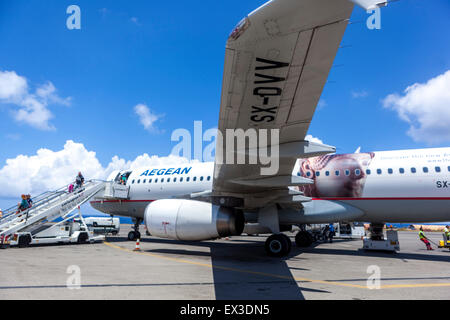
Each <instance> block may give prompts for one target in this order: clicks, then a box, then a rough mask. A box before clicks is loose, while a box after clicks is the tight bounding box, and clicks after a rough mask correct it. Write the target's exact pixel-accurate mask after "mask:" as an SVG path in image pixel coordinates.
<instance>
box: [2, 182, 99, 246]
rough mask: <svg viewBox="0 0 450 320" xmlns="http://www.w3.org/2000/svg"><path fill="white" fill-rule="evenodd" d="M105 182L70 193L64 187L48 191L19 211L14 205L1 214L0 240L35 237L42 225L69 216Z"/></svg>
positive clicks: (89, 185) (89, 183)
mask: <svg viewBox="0 0 450 320" xmlns="http://www.w3.org/2000/svg"><path fill="white" fill-rule="evenodd" d="M105 184H106V182H104V181H99V180H91V181H88V182H86V183H85V184H84V185H83V186H82V187H81V188H77V189H75V190H74V191H73V192H71V193H70V192H69V191H68V188H67V187H63V188H60V189H58V190H56V191H47V192H44V193H43V194H41V195H39V196H37V197H34V198H33V206H32V207H31V208H29V209H28V210H25V211H22V212H18V210H17V206H15V207H13V208H10V209H8V210H6V211H4V212H3V218H2V219H0V239H7V238H8V237H10V236H11V235H13V234H15V233H18V232H30V233H31V234H36V233H38V232H39V231H41V230H42V226H43V225H44V224H45V223H47V222H51V221H54V220H55V219H58V218H62V219H65V218H66V217H68V216H69V215H70V214H71V213H72V212H73V211H74V210H75V209H77V208H78V207H79V206H81V205H82V204H84V203H86V202H87V201H89V200H90V199H91V198H92V197H93V196H95V195H96V194H97V193H99V192H100V191H103V190H104V188H105Z"/></svg>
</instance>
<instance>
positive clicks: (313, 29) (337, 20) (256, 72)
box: [212, 0, 380, 208]
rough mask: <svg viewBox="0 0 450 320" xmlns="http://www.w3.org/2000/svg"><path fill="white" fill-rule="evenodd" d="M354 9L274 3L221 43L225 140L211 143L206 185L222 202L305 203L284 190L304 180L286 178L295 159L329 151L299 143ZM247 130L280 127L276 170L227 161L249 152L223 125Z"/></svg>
mask: <svg viewBox="0 0 450 320" xmlns="http://www.w3.org/2000/svg"><path fill="white" fill-rule="evenodd" d="M354 2H356V3H358V2H364V3H365V5H366V4H367V2H375V3H380V1H373V0H364V1H362V0H354ZM358 4H360V3H358ZM360 5H361V4H360ZM353 7H354V3H353V2H352V1H349V0H273V1H269V2H268V3H266V4H265V5H263V6H262V7H260V8H259V9H257V10H255V11H254V12H252V13H251V14H250V15H249V16H248V17H246V18H245V19H244V20H242V21H241V23H239V25H238V26H237V27H236V28H235V29H234V31H233V32H232V34H231V35H230V37H229V39H228V42H227V45H226V53H225V66H224V76H223V87H222V97H221V106H220V119H219V132H220V133H222V134H223V136H224V138H223V141H224V142H223V143H218V145H217V149H216V164H215V174H214V184H213V190H212V194H213V196H214V197H215V199H217V200H218V201H219V202H220V204H221V205H229V206H240V207H246V208H251V207H255V208H258V207H259V208H260V207H263V206H264V205H266V204H268V203H271V202H272V203H283V202H285V203H288V204H289V203H298V202H300V203H301V202H302V201H308V199H306V198H305V197H303V196H302V194H300V193H299V192H296V191H294V190H292V189H289V188H288V187H289V186H299V185H304V184H308V183H311V181H309V179H304V178H300V177H294V176H292V172H293V169H294V166H295V163H296V160H297V159H298V158H302V157H303V158H306V157H311V156H317V155H321V154H325V153H333V152H335V149H334V148H333V147H330V146H324V145H320V144H314V143H309V142H306V141H304V140H305V136H306V134H307V132H308V128H309V126H310V123H311V120H312V118H313V115H314V112H315V109H316V107H317V104H318V102H319V100H320V96H321V94H322V90H323V88H324V86H325V84H326V82H327V78H328V74H329V71H330V69H331V67H332V65H333V61H334V59H335V56H336V53H337V51H338V48H339V46H340V43H341V41H342V38H343V35H344V32H345V30H346V27H347V24H348V19H349V18H350V15H351V13H352V11H353ZM251 128H253V129H256V130H257V131H258V130H259V129H268V130H271V129H279V144H278V145H279V152H280V155H279V169H278V170H277V172H275V173H271V174H269V175H266V174H262V173H261V169H262V168H264V167H265V166H264V165H263V164H261V163H259V162H258V163H257V164H248V163H249V161H248V162H246V163H247V164H236V162H237V161H235V162H234V163H229V162H228V161H226V160H227V159H226V158H227V156H229V155H230V153H231V154H233V155H234V156H236V159H237V156H238V155H239V154H241V155H242V154H244V155H246V156H248V155H249V154H252V152H255V150H252V149H251V147H249V146H245V147H244V148H241V149H239V145H238V144H237V143H235V146H231V145H230V144H228V143H227V142H225V141H226V139H227V138H226V137H225V136H226V132H227V129H243V130H244V131H246V130H248V129H251ZM258 132H261V131H258ZM269 136H270V131H269ZM271 143H272V142H270V141H269V143H268V146H267V149H269V150H270V147H271ZM258 149H261V148H260V147H258ZM220 150H222V153H221V152H220ZM266 151H267V150H266ZM217 152H219V154H220V155H218V154H217ZM256 152H258V151H256ZM269 154H270V152H269Z"/></svg>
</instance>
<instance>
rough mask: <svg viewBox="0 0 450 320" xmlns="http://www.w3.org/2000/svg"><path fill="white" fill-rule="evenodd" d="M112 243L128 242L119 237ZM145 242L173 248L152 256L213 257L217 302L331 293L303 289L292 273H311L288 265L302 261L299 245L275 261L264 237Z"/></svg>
mask: <svg viewBox="0 0 450 320" xmlns="http://www.w3.org/2000/svg"><path fill="white" fill-rule="evenodd" d="M108 241H110V242H124V241H127V240H126V239H125V238H120V237H115V238H111V239H108ZM141 241H142V242H147V243H160V244H170V245H171V248H163V249H152V250H147V251H146V252H150V253H161V254H169V255H174V256H175V255H185V256H195V257H210V258H211V264H212V266H213V268H212V272H213V278H214V281H213V282H214V289H215V295H216V299H217V300H249V299H250V300H303V299H305V297H304V295H303V293H302V292H303V291H305V292H306V291H308V292H318V293H325V294H326V293H329V292H328V291H324V290H315V289H310V288H302V287H299V282H298V281H296V280H295V279H294V277H293V275H292V273H291V270H302V271H309V270H307V269H301V268H290V267H289V266H288V265H287V261H288V260H290V259H301V257H298V256H297V255H299V254H301V253H302V252H301V251H300V250H299V249H298V248H295V244H293V250H292V254H291V255H290V256H289V257H286V258H271V257H268V256H267V254H266V252H265V249H264V243H263V242H262V241H261V238H255V240H252V239H232V241H229V242H223V241H221V242H219V241H206V242H185V241H174V240H167V239H159V238H144V239H142V240H141ZM176 246H180V247H178V248H177V247H176ZM181 246H183V248H181ZM186 246H189V247H192V248H193V249H194V247H197V248H209V252H207V251H201V250H195V249H194V250H191V249H184V248H185V247H186ZM296 256H297V257H296Z"/></svg>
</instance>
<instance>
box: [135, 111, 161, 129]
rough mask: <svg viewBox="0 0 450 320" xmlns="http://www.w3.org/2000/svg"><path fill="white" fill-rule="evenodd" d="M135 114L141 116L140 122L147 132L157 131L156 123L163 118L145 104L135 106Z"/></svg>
mask: <svg viewBox="0 0 450 320" xmlns="http://www.w3.org/2000/svg"><path fill="white" fill-rule="evenodd" d="M134 112H135V113H136V114H137V115H138V116H139V120H140V122H141V124H142V125H143V126H144V128H145V130H148V131H150V132H152V131H156V130H157V129H156V127H155V126H154V125H155V122H156V121H158V120H159V119H160V118H161V116H158V115H156V114H154V113H153V112H152V111H151V110H150V109H149V107H147V106H146V105H145V104H138V105H137V106H135V107H134Z"/></svg>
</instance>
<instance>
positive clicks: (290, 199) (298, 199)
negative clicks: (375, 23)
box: [276, 195, 312, 204]
mask: <svg viewBox="0 0 450 320" xmlns="http://www.w3.org/2000/svg"><path fill="white" fill-rule="evenodd" d="M311 201H312V198H308V197H305V196H301V195H296V196H286V197H282V198H279V199H277V200H276V202H277V203H281V204H295V203H304V202H311Z"/></svg>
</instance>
